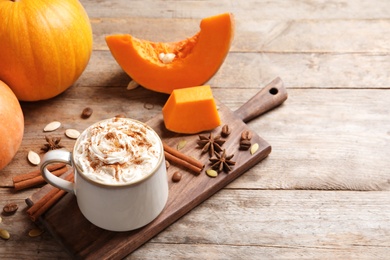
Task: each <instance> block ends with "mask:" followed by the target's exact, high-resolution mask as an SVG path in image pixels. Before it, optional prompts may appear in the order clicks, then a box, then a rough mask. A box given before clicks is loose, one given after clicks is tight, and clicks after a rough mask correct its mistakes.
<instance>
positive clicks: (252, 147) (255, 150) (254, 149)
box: [250, 143, 259, 154]
mask: <svg viewBox="0 0 390 260" xmlns="http://www.w3.org/2000/svg"><path fill="white" fill-rule="evenodd" d="M258 149H259V144H258V143H254V144H253V145H252V146H251V151H250V152H251V154H254V153H255V152H257V150H258Z"/></svg>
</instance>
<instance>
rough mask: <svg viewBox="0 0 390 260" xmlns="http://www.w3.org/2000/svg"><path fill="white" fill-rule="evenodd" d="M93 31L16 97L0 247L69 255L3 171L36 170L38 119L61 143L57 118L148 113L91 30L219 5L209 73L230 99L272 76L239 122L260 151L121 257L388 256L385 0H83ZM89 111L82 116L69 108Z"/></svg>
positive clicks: (164, 23) (165, 36) (146, 24)
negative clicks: (55, 83)
mask: <svg viewBox="0 0 390 260" xmlns="http://www.w3.org/2000/svg"><path fill="white" fill-rule="evenodd" d="M81 3H82V4H83V5H84V6H85V8H86V10H87V12H88V14H89V16H90V18H91V24H92V28H93V31H94V51H93V54H92V57H91V60H90V63H89V65H88V67H87V69H86V70H85V72H84V73H83V75H82V76H81V78H80V79H79V80H78V81H77V82H76V83H75V84H74V86H73V87H71V88H70V89H69V90H67V91H66V92H65V93H63V94H61V95H60V96H58V97H56V98H54V99H51V100H48V101H42V102H36V103H23V104H22V107H23V111H24V113H25V125H26V129H25V136H24V139H23V143H22V146H21V148H20V150H19V152H18V154H17V155H16V157H15V159H14V161H13V162H12V163H11V164H10V165H9V166H7V167H6V168H5V169H3V170H1V171H0V205H5V204H6V203H9V202H16V203H17V204H18V205H19V210H18V211H17V213H16V214H15V215H13V216H10V217H6V216H1V218H2V222H1V223H0V228H2V229H7V230H9V232H10V233H11V239H9V240H7V241H5V240H2V239H0V254H1V258H2V259H71V258H70V257H69V255H68V254H67V253H66V251H65V250H64V248H63V247H62V246H61V245H59V244H58V243H57V242H56V240H55V239H54V238H53V237H52V236H51V235H50V233H49V232H44V233H43V234H42V235H41V236H39V237H35V238H30V237H29V236H28V235H27V233H28V231H29V230H30V229H32V228H34V227H35V225H34V223H32V222H31V221H30V220H29V219H28V217H27V214H26V213H25V211H26V208H27V205H26V204H25V202H24V199H25V198H27V197H29V196H30V195H31V194H33V193H35V192H36V191H38V188H36V189H30V190H25V191H21V192H17V193H16V192H13V190H12V188H11V186H12V181H11V178H12V176H15V175H17V174H20V173H25V172H27V171H30V170H31V169H35V168H34V167H33V166H31V165H29V164H28V162H27V160H26V155H27V152H28V151H29V150H30V149H32V150H35V151H39V149H40V147H41V145H42V144H43V143H44V133H43V132H42V129H43V127H44V126H45V124H47V123H48V122H50V121H52V120H60V121H61V122H62V123H63V126H62V128H61V129H59V130H58V132H55V134H56V135H58V136H61V137H62V141H61V142H63V143H64V144H65V145H66V146H67V147H68V148H70V147H72V146H73V141H72V140H69V139H67V138H66V137H65V136H64V135H63V131H64V130H65V129H66V128H70V127H72V128H76V129H78V130H83V129H84V128H85V127H86V126H88V125H89V124H91V123H92V122H94V121H96V120H99V119H101V118H105V117H107V116H111V115H112V116H114V115H116V114H120V113H124V114H126V115H127V116H129V117H133V118H135V119H138V120H141V121H144V122H146V121H148V120H150V119H152V118H154V117H155V116H157V115H158V114H159V113H160V112H161V107H162V106H163V105H164V103H165V101H166V99H167V96H166V95H164V94H158V93H153V92H150V91H148V90H145V89H143V88H137V89H135V90H132V91H127V90H126V86H127V84H128V82H129V81H130V78H129V77H128V76H127V75H126V74H124V73H123V72H122V70H121V69H120V67H119V66H118V65H117V64H116V63H115V61H114V59H113V58H112V56H111V54H110V53H109V51H108V49H107V46H106V45H105V43H104V36H105V35H108V34H111V33H118V32H121V33H122V32H125V33H133V34H135V35H137V36H138V37H140V38H149V39H156V40H177V39H182V38H185V37H188V36H190V35H192V34H193V33H195V32H196V31H197V30H198V29H199V21H200V19H201V18H203V17H206V16H208V15H214V14H217V13H220V12H225V11H231V12H233V13H234V14H235V17H236V37H235V39H234V41H233V45H232V48H231V52H230V53H229V55H228V57H227V59H226V60H225V63H224V64H223V66H222V67H221V69H220V70H219V71H218V73H217V74H216V75H215V76H214V77H213V78H212V79H211V80H210V81H209V82H208V83H209V84H210V85H211V86H212V87H213V94H214V96H215V97H216V98H217V99H218V100H220V101H222V102H223V104H225V105H226V106H227V107H228V108H229V109H230V110H232V111H234V110H236V109H238V108H239V107H240V106H241V105H242V104H244V103H245V101H246V100H248V99H249V98H250V97H252V96H253V95H254V94H255V93H257V92H258V90H259V88H260V87H262V86H265V85H266V84H267V83H268V82H270V81H271V80H273V79H274V78H276V77H281V78H282V79H283V81H284V83H285V86H286V87H287V91H288V94H289V98H288V100H286V102H285V103H284V104H283V105H282V106H280V107H278V108H276V109H274V110H273V111H272V112H269V113H266V114H264V115H262V116H261V117H259V118H256V119H254V120H252V121H251V122H249V123H248V127H250V128H251V129H253V130H255V131H256V133H257V134H258V135H259V136H261V137H262V138H264V140H267V142H269V143H270V144H271V145H272V153H271V154H270V156H268V157H267V158H266V159H264V160H263V161H262V162H261V163H259V164H257V165H256V166H255V167H253V168H251V169H250V170H249V171H247V172H246V173H245V174H244V175H242V176H240V177H239V178H238V179H236V180H235V181H234V182H232V183H230V184H229V185H227V186H226V187H225V188H223V189H222V190H220V191H219V192H218V193H216V194H215V195H214V196H213V197H211V198H210V199H208V200H206V201H205V202H203V203H202V204H200V205H199V206H198V207H196V208H195V209H194V210H192V211H191V212H190V213H188V214H186V215H185V216H183V217H182V218H180V219H179V220H178V221H177V222H175V223H174V224H172V225H170V226H169V227H168V228H167V229H165V230H164V231H162V232H161V233H160V234H158V235H157V236H156V237H154V238H153V239H151V240H150V241H149V242H147V243H146V244H144V245H143V246H142V247H140V248H138V249H137V250H136V251H134V252H133V253H132V254H131V255H129V256H127V257H126V259H162V258H170V259H205V258H208V259H248V258H252V259H253V258H256V257H257V256H259V258H261V259H387V258H388V255H389V252H390V235H389V234H390V229H389V225H388V222H389V218H390V217H389V216H390V208H389V203H388V197H389V191H390V181H389V180H390V170H389V169H390V167H389V166H390V163H389V160H388V158H390V148H389V147H390V128H389V125H390V117H389V114H390V107H389V105H388V104H389V100H390V92H389V88H390V73H389V72H388V68H389V67H390V58H389V57H390V44H389V42H390V38H389V37H390V26H389V25H390V13H389V12H388V10H389V9H390V3H389V2H388V1H381V0H350V1H339V0H337V1H322V0H313V1H304V0H286V1H284V0H275V1H266V0H248V1H240V2H238V1H232V0H221V1H210V0H205V1H197V0H195V1H194V0H191V1H189V0H183V1H173V0H171V1H160V0H146V1H126V0H113V1H106V0H101V1H95V0H82V1H81ZM86 106H91V107H92V108H93V109H94V114H93V115H92V117H91V118H90V119H87V120H81V119H80V117H79V115H80V113H81V111H82V109H83V108H84V107H86Z"/></svg>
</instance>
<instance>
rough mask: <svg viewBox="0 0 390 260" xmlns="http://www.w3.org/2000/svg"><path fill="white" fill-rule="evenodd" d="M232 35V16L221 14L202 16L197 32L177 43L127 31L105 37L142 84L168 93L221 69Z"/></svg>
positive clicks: (127, 68) (112, 51)
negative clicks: (136, 36) (154, 40)
mask: <svg viewBox="0 0 390 260" xmlns="http://www.w3.org/2000/svg"><path fill="white" fill-rule="evenodd" d="M233 37H234V17H233V15H232V14H231V13H223V14H219V15H216V16H211V17H208V18H204V19H203V20H202V21H201V23H200V31H199V32H198V33H196V34H195V35H194V36H192V37H190V38H187V39H185V40H182V41H178V42H168V43H166V42H151V41H147V40H141V39H137V38H135V37H133V36H131V35H129V34H115V35H109V36H106V43H107V45H108V47H109V49H110V51H111V54H112V55H113V57H114V58H115V60H116V61H117V63H118V64H119V65H120V66H121V67H122V69H123V70H124V71H125V72H126V73H127V74H128V75H129V76H130V77H131V78H132V79H133V80H134V81H136V82H137V83H138V84H140V85H141V86H143V87H145V88H147V89H150V90H153V91H156V92H162V93H168V94H170V93H171V92H172V91H173V90H174V89H180V88H187V87H194V86H200V85H203V84H204V83H205V82H207V81H208V80H209V79H210V78H211V77H212V76H213V75H214V74H215V73H216V72H217V71H218V69H219V68H220V66H221V65H222V63H223V62H224V60H225V58H226V55H227V54H228V52H229V49H230V45H231V42H232V40H233Z"/></svg>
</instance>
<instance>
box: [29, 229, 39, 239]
mask: <svg viewBox="0 0 390 260" xmlns="http://www.w3.org/2000/svg"><path fill="white" fill-rule="evenodd" d="M42 233H43V230H42V229H40V228H33V229H31V230H30V231H29V232H28V236H29V237H37V236H40V235H41V234H42Z"/></svg>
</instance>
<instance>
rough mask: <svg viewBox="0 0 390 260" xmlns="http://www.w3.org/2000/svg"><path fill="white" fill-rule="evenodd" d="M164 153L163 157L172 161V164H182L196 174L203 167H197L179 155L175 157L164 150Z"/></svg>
mask: <svg viewBox="0 0 390 260" xmlns="http://www.w3.org/2000/svg"><path fill="white" fill-rule="evenodd" d="M164 155H165V158H166V159H167V160H168V161H169V162H172V163H174V164H177V165H179V166H183V167H184V168H187V169H188V170H190V171H192V172H194V173H195V174H196V175H199V174H200V172H201V171H202V169H203V167H202V168H199V167H197V166H196V165H193V164H191V163H189V162H187V161H185V160H183V159H181V158H179V157H176V156H174V155H172V154H170V153H168V152H166V151H165V152H164Z"/></svg>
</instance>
